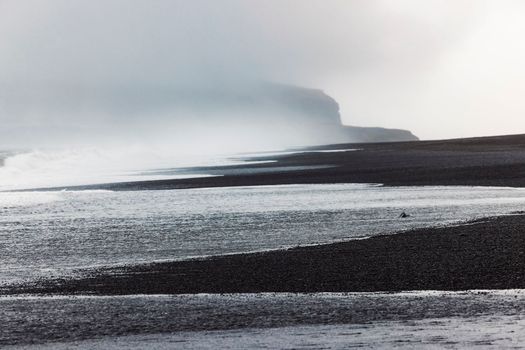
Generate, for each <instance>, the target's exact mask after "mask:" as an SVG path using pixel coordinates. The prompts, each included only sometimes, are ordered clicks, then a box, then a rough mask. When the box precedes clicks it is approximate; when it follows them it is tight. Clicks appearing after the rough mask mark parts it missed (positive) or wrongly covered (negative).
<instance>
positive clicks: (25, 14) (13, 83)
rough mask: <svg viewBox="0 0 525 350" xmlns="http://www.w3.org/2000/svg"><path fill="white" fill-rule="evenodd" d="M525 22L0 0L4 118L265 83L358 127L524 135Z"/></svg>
mask: <svg viewBox="0 0 525 350" xmlns="http://www.w3.org/2000/svg"><path fill="white" fill-rule="evenodd" d="M524 18H525V3H524V2H522V1H520V0H486V1H483V0H191V1H188V0H143V1H138V0H135V1H134V0H99V1H97V0H75V1H71V0H0V122H1V124H0V128H1V127H2V126H20V125H22V126H38V125H42V124H46V123H57V122H63V123H69V124H71V125H74V124H75V121H76V120H77V119H78V116H75V115H73V113H71V109H69V110H68V113H67V115H64V116H61V117H60V118H61V119H60V120H58V121H57V120H56V116H54V117H51V116H50V115H49V113H47V111H46V110H45V108H51V107H49V105H48V104H49V103H47V102H46V101H47V99H48V98H49V96H56V95H59V96H61V98H60V99H59V101H60V102H61V103H64V104H65V105H67V104H68V100H70V101H73V102H71V103H72V104H76V103H79V102H78V101H79V96H76V94H79V91H80V92H82V93H80V94H81V95H82V96H85V91H90V90H93V89H117V88H118V87H119V86H129V85H132V86H138V87H141V86H144V89H148V88H149V87H151V86H156V85H161V86H162V85H163V84H170V85H174V84H175V85H177V86H180V87H182V88H184V87H192V86H200V85H210V84H221V83H222V82H224V81H225V80H231V81H235V80H237V79H239V80H245V79H262V80H269V81H276V82H282V83H291V84H297V85H304V86H310V87H316V88H320V89H323V90H325V91H326V92H327V93H329V94H330V95H332V96H333V97H334V98H335V99H337V101H338V102H339V103H340V105H341V113H342V119H343V121H344V123H346V124H350V125H361V126H386V127H396V128H406V129H410V130H411V131H413V132H414V133H415V134H416V135H418V136H420V137H421V138H426V139H429V138H448V137H463V136H475V135H493V134H506V133H525V118H524V116H525V113H524V112H525V98H523V96H525V64H524V62H525V40H523V37H524V36H525V21H524V20H523V19H524ZM80 100H81V99H80ZM53 118H55V119H53ZM78 120H80V119H78Z"/></svg>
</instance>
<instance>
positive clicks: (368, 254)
mask: <svg viewBox="0 0 525 350" xmlns="http://www.w3.org/2000/svg"><path fill="white" fill-rule="evenodd" d="M91 273H92V274H91V275H90V276H88V277H84V278H78V279H72V280H66V279H64V280H54V281H43V282H41V283H39V284H36V285H30V286H23V287H16V288H13V289H10V290H6V291H5V292H7V293H45V294H47V293H52V294H54V293H58V294H78V293H80V294H85V293H89V294H91V293H93V294H104V295H106V294H107V295H113V294H142V293H144V294H159V293H160V294H164V293H167V294H170V293H173V294H185V293H238V292H239V293H240V292H243V293H247V292H349V291H400V290H466V289H507V288H525V215H510V216H504V217H498V218H488V219H484V220H480V221H475V222H470V223H467V224H464V225H461V226H454V227H442V228H429V229H421V230H415V231H410V232H403V233H399V234H395V235H388V236H379V237H373V238H369V239H364V240H354V241H348V242H343V243H335V244H328V245H320V246H310V247H299V248H294V249H289V250H282V251H271V252H263V253H252V254H238V255H230V256H219V257H213V258H208V259H200V260H199V259H197V260H186V261H180V262H166V263H157V264H148V265H137V266H131V267H127V268H118V269H116V268H115V269H103V270H97V271H91Z"/></svg>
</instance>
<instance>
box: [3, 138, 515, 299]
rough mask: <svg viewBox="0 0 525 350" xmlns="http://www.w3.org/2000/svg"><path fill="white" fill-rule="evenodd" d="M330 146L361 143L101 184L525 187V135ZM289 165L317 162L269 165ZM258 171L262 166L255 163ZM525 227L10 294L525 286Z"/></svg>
mask: <svg viewBox="0 0 525 350" xmlns="http://www.w3.org/2000/svg"><path fill="white" fill-rule="evenodd" d="M324 148H325V149H336V148H338V149H352V148H359V149H360V150H359V151H346V152H331V153H330V152H326V153H323V152H310V153H309V152H303V153H298V154H293V155H289V154H287V155H282V156H275V155H270V156H268V157H266V158H265V157H258V158H255V159H252V160H276V161H277V162H275V163H262V164H252V165H247V166H233V167H213V168H203V169H197V171H198V172H202V171H203V170H206V171H207V172H208V173H211V174H216V175H222V176H220V177H214V178H199V179H185V180H163V181H150V182H139V183H127V184H122V183H121V184H112V185H107V186H106V187H104V185H102V186H98V187H99V188H109V189H113V190H154V189H166V188H170V189H171V188H173V189H175V188H188V187H190V188H191V187H214V186H241V185H269V184H288V183H292V184H295V183H336V182H357V183H359V182H367V183H384V184H386V185H491V186H525V135H514V136H502V137H489V138H473V139H460V140H445V141H426V142H403V143H384V144H361V145H338V146H326V147H324ZM316 149H317V150H319V149H323V147H321V148H316ZM287 166H290V167H292V166H305V167H310V168H309V169H307V170H301V171H290V172H286V171H283V172H275V171H274V172H272V171H269V172H268V173H264V171H263V170H264V168H265V167H266V168H268V169H271V168H272V167H273V168H275V167H287ZM316 166H331V167H330V168H327V167H323V168H316V169H314V167H316ZM254 168H257V169H258V170H257V171H255V172H253V171H251V170H250V169H254ZM188 171H195V169H193V170H191V169H189V170H188ZM524 228H525V216H524V215H514V216H507V217H500V218H491V219H487V220H483V221H478V222H472V223H469V224H466V225H462V226H457V227H442V228H432V229H420V230H415V231H411V232H404V233H399V234H395V235H389V236H383V237H374V238H370V239H366V240H354V241H349V242H344V243H337V244H328V245H321V246H312V247H299V248H295V249H290V250H282V251H272V252H264V253H255V254H237V255H229V256H219V257H214V258H208V259H201V260H198V259H197V260H187V261H179V262H167V263H158V264H145V265H136V266H129V267H125V268H118V269H116V268H105V269H100V270H88V271H82V274H83V275H84V276H87V277H83V278H75V279H63V280H48V281H41V282H40V283H38V284H37V285H32V286H23V287H16V288H10V289H9V290H8V291H7V292H5V291H4V292H5V293H8V294H9V293H15V294H16V293H44V294H48V293H52V294H54V293H58V294H83V293H93V294H100V295H115V294H117V295H118V294H137V293H139V294H141V293H144V294H158V293H168V294H182V293H252V292H354V291H358V292H359V291H400V290H465V289H506V288H525V230H524Z"/></svg>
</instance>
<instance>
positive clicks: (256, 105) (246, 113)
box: [195, 83, 418, 144]
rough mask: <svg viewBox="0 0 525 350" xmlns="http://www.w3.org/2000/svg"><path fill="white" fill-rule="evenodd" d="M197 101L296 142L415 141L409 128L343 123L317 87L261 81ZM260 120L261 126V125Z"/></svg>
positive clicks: (334, 105)
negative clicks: (232, 108)
mask: <svg viewBox="0 0 525 350" xmlns="http://www.w3.org/2000/svg"><path fill="white" fill-rule="evenodd" d="M199 100H200V101H201V102H202V101H204V100H207V101H208V102H207V103H206V105H207V106H208V108H210V107H211V108H212V109H213V110H214V111H218V110H228V109H229V110H231V107H232V106H234V109H235V110H236V111H237V112H240V113H239V114H237V115H236V114H235V113H232V114H231V115H230V117H231V118H233V119H235V120H236V123H238V124H248V125H250V124H251V125H253V126H254V127H258V126H259V127H261V129H263V130H264V132H268V131H270V132H271V133H274V134H278V135H280V137H286V135H285V134H288V137H290V139H291V140H294V139H297V140H298V141H297V142H299V143H301V142H303V143H306V144H311V143H315V144H326V143H344V142H390V141H413V140H418V138H417V137H416V136H415V135H413V134H412V133H411V132H410V131H408V130H400V129H386V128H380V127H356V126H347V125H343V124H342V123H341V115H340V112H339V105H338V103H337V101H336V100H334V99H333V98H332V97H330V96H328V95H327V94H325V93H324V92H323V91H322V90H318V89H310V88H304V87H297V86H290V85H282V84H274V83H264V84H257V85H252V86H249V87H245V89H242V90H238V91H231V90H230V91H228V90H225V91H221V92H215V93H213V94H212V93H209V94H207V96H206V98H202V96H201V97H200V98H199ZM195 107H196V106H195ZM219 114H220V113H219ZM235 115H236V116H235ZM261 120H262V121H264V122H263V124H264V125H260V121H261ZM268 126H273V128H274V130H273V131H272V130H268V128H267V127H268Z"/></svg>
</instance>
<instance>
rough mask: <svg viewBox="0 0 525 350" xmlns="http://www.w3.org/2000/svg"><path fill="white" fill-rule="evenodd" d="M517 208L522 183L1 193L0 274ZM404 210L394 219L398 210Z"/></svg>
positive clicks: (320, 236)
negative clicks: (512, 185)
mask: <svg viewBox="0 0 525 350" xmlns="http://www.w3.org/2000/svg"><path fill="white" fill-rule="evenodd" d="M523 208H525V189H517V188H487V187H398V188H393V187H380V186H376V185H356V184H335V185H285V186H260V187H235V188H210V189H189V190H171V191H137V192H111V191H79V192H67V191H63V192H20V193H15V192H12V193H0V249H1V251H2V254H1V255H0V280H1V281H4V282H6V281H13V280H17V279H26V278H33V277H37V276H42V275H44V276H49V275H56V274H63V273H71V272H72V269H75V268H80V267H89V266H100V265H115V264H130V263H138V262H151V261H159V260H171V259H183V258H188V257H193V256H203V255H217V254H229V253H236V252H248V251H258V250H267V249H278V248H283V247H290V246H297V245H308V244H318V243H328V242H334V241H340V240H347V239H356V238H364V237H369V236H373V235H378V234H388V233H393V232H396V231H399V230H407V229H410V228H416V227H426V226H435V225H442V224H449V223H452V222H457V221H461V220H470V219H475V218H479V217H484V216H489V215H499V214H505V213H509V212H512V211H516V210H522V209H523ZM403 210H405V211H407V213H409V214H410V215H411V216H410V217H409V218H406V219H400V218H399V217H398V216H399V214H400V213H401V211H403Z"/></svg>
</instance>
